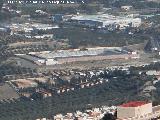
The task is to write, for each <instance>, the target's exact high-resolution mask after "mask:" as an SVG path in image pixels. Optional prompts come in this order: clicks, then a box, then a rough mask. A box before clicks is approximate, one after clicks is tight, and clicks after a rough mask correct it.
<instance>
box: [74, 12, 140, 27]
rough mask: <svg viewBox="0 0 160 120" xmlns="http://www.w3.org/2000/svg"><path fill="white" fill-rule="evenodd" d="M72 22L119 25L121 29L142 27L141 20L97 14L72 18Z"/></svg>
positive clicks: (104, 25)
mask: <svg viewBox="0 0 160 120" xmlns="http://www.w3.org/2000/svg"><path fill="white" fill-rule="evenodd" d="M71 19H72V20H77V21H83V22H86V24H87V23H88V21H97V22H98V23H101V24H102V26H103V27H106V26H108V25H119V26H120V29H124V28H125V27H127V26H129V25H130V24H131V27H139V26H140V25H141V22H142V21H141V18H135V17H129V16H114V15H109V14H97V15H77V16H73V17H72V18H71Z"/></svg>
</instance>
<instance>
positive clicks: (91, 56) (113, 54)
mask: <svg viewBox="0 0 160 120" xmlns="http://www.w3.org/2000/svg"><path fill="white" fill-rule="evenodd" d="M17 56H19V57H21V58H23V59H26V60H29V61H32V62H34V63H36V64H38V65H55V64H64V63H71V62H78V61H79V62H80V61H95V60H114V59H115V60H116V59H136V58H139V55H138V54H135V53H134V54H132V53H130V52H128V51H126V50H125V49H122V48H120V47H96V48H86V49H83V50H82V49H69V50H57V51H44V52H32V53H29V54H27V55H17Z"/></svg>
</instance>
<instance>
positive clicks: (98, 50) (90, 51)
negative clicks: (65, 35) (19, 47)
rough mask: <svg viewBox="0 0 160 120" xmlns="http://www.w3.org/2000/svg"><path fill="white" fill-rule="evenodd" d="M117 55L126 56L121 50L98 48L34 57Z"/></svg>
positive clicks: (57, 52) (55, 52)
mask: <svg viewBox="0 0 160 120" xmlns="http://www.w3.org/2000/svg"><path fill="white" fill-rule="evenodd" d="M117 54H127V51H124V50H122V49H121V48H119V47H117V48H108V47H98V48H87V49H86V50H80V49H73V50H59V51H53V52H49V53H40V54H39V53H38V54H36V55H35V56H38V57H40V58H47V59H50V58H67V57H81V56H96V55H117Z"/></svg>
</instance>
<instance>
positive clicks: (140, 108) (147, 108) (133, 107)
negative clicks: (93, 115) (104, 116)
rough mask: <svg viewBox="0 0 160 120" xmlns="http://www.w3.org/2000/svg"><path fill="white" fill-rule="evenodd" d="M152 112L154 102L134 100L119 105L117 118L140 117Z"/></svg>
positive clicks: (120, 119)
mask: <svg viewBox="0 0 160 120" xmlns="http://www.w3.org/2000/svg"><path fill="white" fill-rule="evenodd" d="M151 113H152V103H147V102H144V101H134V102H129V103H125V104H122V105H120V106H118V107H117V118H118V119H119V120H122V119H129V118H135V120H136V119H138V118H140V117H143V116H145V115H148V114H151Z"/></svg>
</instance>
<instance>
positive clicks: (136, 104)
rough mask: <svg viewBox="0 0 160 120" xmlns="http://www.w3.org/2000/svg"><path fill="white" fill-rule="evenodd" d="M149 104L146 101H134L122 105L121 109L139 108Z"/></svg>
mask: <svg viewBox="0 0 160 120" xmlns="http://www.w3.org/2000/svg"><path fill="white" fill-rule="evenodd" d="M145 104H147V102H145V101H132V102H128V103H124V104H122V105H120V106H121V107H138V106H142V105H145Z"/></svg>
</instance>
